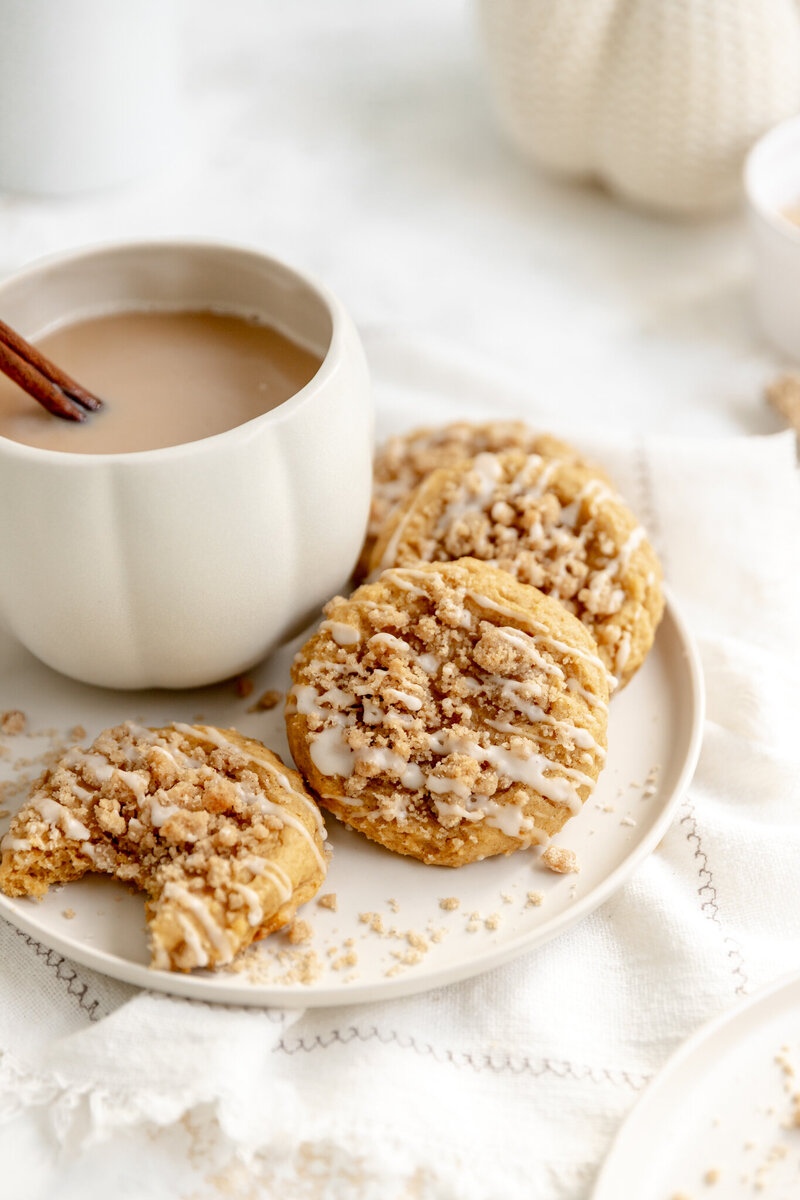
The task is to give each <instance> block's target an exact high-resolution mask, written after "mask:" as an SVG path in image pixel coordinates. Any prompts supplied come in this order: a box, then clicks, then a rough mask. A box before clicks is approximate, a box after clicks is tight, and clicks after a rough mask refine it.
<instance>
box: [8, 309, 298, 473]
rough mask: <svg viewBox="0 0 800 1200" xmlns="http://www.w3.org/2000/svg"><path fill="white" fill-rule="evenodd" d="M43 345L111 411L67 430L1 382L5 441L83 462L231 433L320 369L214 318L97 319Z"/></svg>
mask: <svg viewBox="0 0 800 1200" xmlns="http://www.w3.org/2000/svg"><path fill="white" fill-rule="evenodd" d="M36 345H37V346H38V347H39V348H40V349H41V351H42V353H43V354H45V355H46V356H47V357H48V358H50V359H52V361H53V362H54V363H56V364H57V365H58V366H59V367H61V368H63V370H64V371H66V372H67V374H69V375H71V376H72V377H73V379H76V380H77V381H78V382H79V383H81V384H82V385H83V386H84V387H86V388H88V389H89V391H91V392H94V393H95V395H97V396H99V397H100V398H101V399H102V400H103V401H104V402H105V408H104V409H103V410H102V411H101V412H98V413H92V414H90V415H89V417H88V419H87V420H86V421H85V422H82V423H78V422H72V421H64V420H62V419H60V418H59V417H54V416H52V415H51V414H50V413H48V412H46V411H45V409H43V408H42V407H41V405H39V404H38V403H37V402H36V401H35V400H34V399H32V398H31V397H30V396H28V395H27V394H26V393H25V392H23V391H22V390H21V389H20V388H18V387H17V386H16V385H15V384H13V383H12V382H11V381H10V380H8V379H6V378H5V376H2V375H0V436H2V437H6V438H11V439H12V440H13V441H16V442H24V443H26V444H27V445H29V446H38V447H40V448H42V449H44V450H65V451H71V452H73V453H78V454H123V453H126V452H128V451H131V450H155V449H158V448H159V447H162V446H177V445H180V444H181V443H183V442H194V441H197V440H198V439H200V438H206V437H210V436H211V435H212V434H215V433H222V432H224V431H225V430H226V429H233V428H234V427H235V426H237V425H242V424H244V422H245V421H250V420H252V418H253V417H257V416H260V415H261V414H262V413H265V412H268V411H269V410H270V409H273V408H277V406H278V405H279V404H283V402H284V401H285V400H288V399H289V397H290V396H293V395H294V394H295V393H296V392H298V391H299V390H300V388H302V387H304V386H305V384H307V383H308V382H309V380H310V379H311V378H312V377H313V376H314V375H315V374H316V372H317V370H318V369H319V366H320V363H321V359H320V358H319V357H318V356H316V355H315V354H312V353H311V352H310V351H308V350H305V349H304V348H303V347H301V346H299V345H297V343H295V342H293V341H291V340H290V339H289V338H287V337H285V336H284V335H283V334H281V333H279V332H278V331H277V330H275V329H273V328H271V327H270V326H269V325H262V324H259V323H257V322H255V321H248V320H245V319H244V318H242V317H237V316H228V315H223V314H220V313H213V312H158V311H155V310H153V311H146V312H124V313H114V314H112V315H108V316H102V317H91V318H88V319H86V320H82V321H77V322H76V323H75V324H72V325H66V326H64V327H63V328H62V329H58V330H56V331H55V332H53V333H50V334H48V335H47V336H45V337H42V338H38V339H36Z"/></svg>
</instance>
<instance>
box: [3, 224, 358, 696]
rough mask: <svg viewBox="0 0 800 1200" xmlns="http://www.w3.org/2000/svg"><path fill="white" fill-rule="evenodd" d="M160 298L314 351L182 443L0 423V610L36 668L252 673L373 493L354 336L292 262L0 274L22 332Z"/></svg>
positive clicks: (198, 248)
mask: <svg viewBox="0 0 800 1200" xmlns="http://www.w3.org/2000/svg"><path fill="white" fill-rule="evenodd" d="M158 307H162V308H173V309H175V308H191V309H198V308H209V309H216V310H218V311H225V312H234V313H240V314H243V315H248V316H251V315H257V316H258V317H260V318H262V319H263V320H265V321H267V322H268V323H269V324H271V325H273V326H275V327H276V328H278V329H279V330H281V331H282V332H283V333H286V334H288V335H289V336H291V337H293V338H294V339H295V340H296V341H298V342H300V343H301V344H303V345H305V346H307V347H308V348H309V349H312V350H315V351H316V352H318V353H319V354H320V355H321V356H323V355H324V358H323V362H322V365H321V367H320V369H319V370H318V372H317V374H316V375H315V376H314V378H313V379H312V380H311V381H310V382H309V383H308V384H307V385H306V386H305V387H304V388H302V389H301V390H300V391H299V392H298V393H297V394H296V395H295V396H293V397H292V398H291V399H289V400H287V401H286V402H285V403H284V404H281V405H280V406H279V407H278V408H275V409H273V410H271V411H270V412H266V413H264V414H263V415H262V416H259V417H256V418H255V419H254V420H252V421H248V422H247V423H246V424H244V425H240V426H238V427H236V428H234V429H231V430H228V431H227V432H225V433H221V434H217V435H216V436H214V437H209V438H205V439H203V440H201V441H195V442H189V443H187V444H185V445H180V446H171V447H166V448H164V449H159V450H149V451H138V452H134V453H127V454H97V455H93V454H69V453H61V452H59V451H52V450H40V449H36V448H33V447H30V446H25V445H21V444H19V443H17V442H13V441H10V440H9V439H7V438H2V437H0V511H2V514H3V516H2V520H0V613H2V615H3V616H4V618H5V619H6V621H7V623H8V625H9V626H10V628H11V630H12V632H13V633H14V634H15V635H16V637H17V638H19V640H20V641H21V642H22V643H23V645H25V646H26V647H27V648H28V649H29V650H31V651H32V652H33V653H34V654H35V655H37V657H39V658H40V659H42V660H43V661H44V662H46V663H47V664H48V665H49V666H51V667H54V668H55V669H56V670H58V671H62V672H63V673H64V674H66V675H71V676H73V677H74V678H76V679H80V680H83V681H84V682H87V683H92V684H98V685H101V686H105V687H115V688H144V687H195V686H200V685H202V684H206V683H211V682H213V681H216V680H219V679H223V678H226V677H228V676H231V675H234V674H237V673H239V672H241V671H244V670H247V669H248V668H249V667H251V666H252V665H253V664H254V663H256V662H258V661H259V660H260V659H261V658H263V657H264V656H265V655H266V654H267V653H268V652H269V651H270V650H271V649H272V648H273V647H274V646H276V645H277V644H278V643H279V642H280V641H281V640H283V639H285V638H286V637H287V636H289V635H290V634H292V633H293V632H295V631H296V630H298V629H299V628H301V627H302V625H303V624H304V623H305V622H306V621H308V620H309V619H310V618H311V616H312V615H313V614H314V612H315V611H316V610H317V609H318V608H319V606H320V605H321V604H322V603H323V602H324V601H325V600H327V599H328V598H329V597H330V596H331V595H333V594H334V593H335V592H336V591H337V590H339V589H341V588H342V587H343V586H344V585H345V583H346V580H347V578H348V575H349V572H350V570H351V568H352V566H353V564H354V562H355V559H356V557H357V555H358V551H359V548H360V545H361V541H362V538H363V535H364V529H365V524H366V519H367V512H368V508H369V501H370V490H371V453H372V451H371V447H372V406H371V399H370V392H369V383H368V377H367V369H366V363H365V359H364V354H363V350H362V348H361V343H360V341H359V338H358V334H357V333H356V330H355V327H354V325H353V323H352V321H351V320H350V318H349V317H348V315H347V313H346V312H345V310H344V309H343V307H342V305H341V304H340V302H339V301H338V300H337V299H336V298H335V297H334V296H332V295H331V294H330V293H329V292H328V291H327V290H326V289H324V288H322V287H320V286H319V285H318V284H316V283H312V282H311V281H309V280H308V279H306V278H305V277H303V276H302V275H300V274H298V272H296V271H294V270H292V269H290V268H289V267H286V266H284V265H282V264H281V263H279V262H277V261H275V260H274V259H272V258H268V257H267V256H266V255H263V254H260V253H256V252H254V251H250V250H245V249H239V248H234V247H230V246H225V245H219V244H214V243H180V242H178V243H175V242H170V243H166V242H165V243H158V242H155V243H145V244H129V243H128V244H119V245H113V246H108V247H101V248H96V249H90V250H83V251H77V252H74V253H70V254H66V255H63V256H60V257H58V258H55V259H50V260H47V261H45V262H43V263H41V264H38V265H35V266H33V267H32V268H30V269H28V270H26V271H23V272H22V273H20V274H18V275H16V276H14V277H13V278H10V279H8V280H6V281H4V282H3V283H2V284H0V317H2V319H3V320H5V321H7V322H8V323H9V324H10V325H12V326H13V327H14V328H16V329H17V330H18V331H19V332H20V333H22V334H23V335H24V336H26V337H29V338H35V337H37V336H41V335H42V334H44V333H45V332H48V331H50V330H52V329H53V328H55V327H57V326H58V325H60V324H65V323H68V322H70V321H74V320H77V319H80V318H81V317H87V316H91V315H98V314H100V313H106V312H110V311H114V310H118V311H119V310H125V309H136V308H139V309H141V308H158ZM34 403H36V402H35V401H34V400H31V404H34Z"/></svg>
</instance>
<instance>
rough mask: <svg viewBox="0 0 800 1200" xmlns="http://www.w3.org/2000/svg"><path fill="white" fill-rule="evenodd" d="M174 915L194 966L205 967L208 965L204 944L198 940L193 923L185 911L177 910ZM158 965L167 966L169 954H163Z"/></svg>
mask: <svg viewBox="0 0 800 1200" xmlns="http://www.w3.org/2000/svg"><path fill="white" fill-rule="evenodd" d="M175 915H176V917H177V918H178V924H179V925H180V927H181V930H182V932H183V940H184V941H185V942H186V945H187V947H188V949H189V951H190V952H191V954H192V957H193V959H194V965H195V966H196V967H207V966H208V953H207V951H206V948H205V946H204V945H203V943H202V942H201V941H200V936H199V934H198V932H197V930H196V929H195V927H194V925H193V924H192V922H191V921H190V920H189V918H188V917H187V916H186V915H185V913H182V912H178V913H176V914H175ZM158 966H160V967H162V969H163V968H165V967H169V956H168V955H166V954H165V955H164V962H163V964H162V963H161V961H159V962H158Z"/></svg>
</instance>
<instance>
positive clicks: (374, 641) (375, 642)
mask: <svg viewBox="0 0 800 1200" xmlns="http://www.w3.org/2000/svg"><path fill="white" fill-rule="evenodd" d="M367 646H368V647H369V649H370V650H372V649H373V647H375V646H389V647H390V648H391V649H392V650H396V651H397V653H398V654H408V653H409V645H408V642H404V641H403V639H402V638H399V637H395V635H394V634H393V633H385V632H381V633H373V635H372V637H371V638H370V639H369V641H368V642H367Z"/></svg>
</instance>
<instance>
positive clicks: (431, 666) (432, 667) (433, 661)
mask: <svg viewBox="0 0 800 1200" xmlns="http://www.w3.org/2000/svg"><path fill="white" fill-rule="evenodd" d="M417 662H418V663H419V665H420V666H421V667H422V669H423V671H424V672H425V674H426V675H435V674H436V672H437V671H438V670H439V667H440V666H441V665H442V664H441V663H440V662H439V659H438V658H437V656H436V655H435V654H418V655H417Z"/></svg>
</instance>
